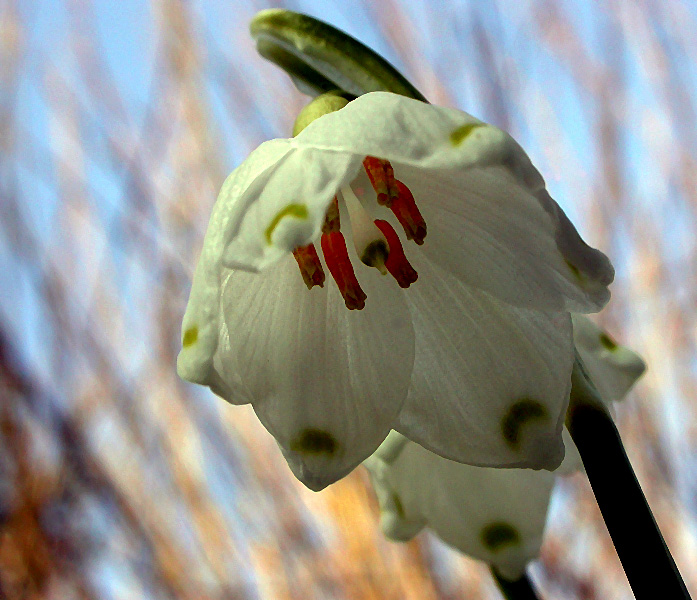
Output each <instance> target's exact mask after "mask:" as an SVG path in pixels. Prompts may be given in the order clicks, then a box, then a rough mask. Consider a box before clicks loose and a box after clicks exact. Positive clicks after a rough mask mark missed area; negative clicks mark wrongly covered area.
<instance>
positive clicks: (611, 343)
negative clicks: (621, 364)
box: [600, 333, 617, 352]
mask: <svg viewBox="0 0 697 600" xmlns="http://www.w3.org/2000/svg"><path fill="white" fill-rule="evenodd" d="M600 343H601V344H602V346H603V348H605V349H606V350H609V351H610V352H612V351H614V350H617V344H616V343H615V340H613V339H612V338H611V337H610V336H609V335H608V334H607V333H601V334H600Z"/></svg>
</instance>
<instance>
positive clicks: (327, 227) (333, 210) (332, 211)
mask: <svg viewBox="0 0 697 600" xmlns="http://www.w3.org/2000/svg"><path fill="white" fill-rule="evenodd" d="M340 225H341V220H340V219H339V199H338V198H337V197H336V196H334V200H332V203H331V204H330V205H329V208H328V209H327V214H326V215H325V216H324V225H322V233H331V232H333V231H339V226H340Z"/></svg>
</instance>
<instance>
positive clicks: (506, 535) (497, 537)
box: [481, 522, 520, 552]
mask: <svg viewBox="0 0 697 600" xmlns="http://www.w3.org/2000/svg"><path fill="white" fill-rule="evenodd" d="M481 539H482V544H484V546H486V547H487V548H488V549H489V550H490V551H491V552H498V551H499V550H502V549H503V548H505V547H506V546H517V545H518V544H519V543H520V535H518V531H517V530H516V528H515V527H513V526H511V525H509V524H508V523H503V522H500V523H490V524H489V525H487V526H486V527H484V528H483V529H482V532H481Z"/></svg>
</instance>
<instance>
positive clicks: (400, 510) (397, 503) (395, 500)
mask: <svg viewBox="0 0 697 600" xmlns="http://www.w3.org/2000/svg"><path fill="white" fill-rule="evenodd" d="M392 504H394V510H395V512H396V513H397V516H399V518H400V519H404V517H405V513H404V505H403V504H402V501H401V500H400V499H399V496H398V495H397V494H392Z"/></svg>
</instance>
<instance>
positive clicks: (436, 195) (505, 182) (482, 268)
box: [394, 165, 614, 312]
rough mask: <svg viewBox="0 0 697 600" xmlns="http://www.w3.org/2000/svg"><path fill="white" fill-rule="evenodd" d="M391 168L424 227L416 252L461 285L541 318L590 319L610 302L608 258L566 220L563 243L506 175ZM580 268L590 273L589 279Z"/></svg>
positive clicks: (495, 170)
mask: <svg viewBox="0 0 697 600" xmlns="http://www.w3.org/2000/svg"><path fill="white" fill-rule="evenodd" d="M394 168H395V176H396V177H398V178H399V179H401V180H403V181H404V183H405V184H406V185H407V186H408V187H409V188H410V190H411V192H412V193H413V194H414V198H415V199H416V202H417V204H418V206H419V209H420V210H421V213H422V214H423V216H424V218H425V220H426V224H427V226H428V235H427V237H426V241H425V243H424V245H423V252H424V253H425V254H426V255H427V256H428V257H429V259H430V260H431V261H432V262H435V263H437V264H438V265H439V266H441V267H443V268H444V269H447V270H448V271H450V272H451V273H452V274H453V275H455V276H456V277H457V278H459V279H461V280H462V281H463V282H465V283H467V284H468V285H471V286H473V287H476V288H478V289H481V290H483V291H485V292H488V293H490V294H492V295H493V296H495V297H497V298H500V299H501V300H504V301H506V302H508V303H509V304H513V305H516V306H522V307H526V308H538V309H543V310H556V311H572V310H573V311H577V312H591V311H597V310H599V309H600V308H601V307H602V306H603V305H604V304H605V303H606V302H607V300H608V299H609V297H610V292H609V291H608V289H607V285H608V284H609V283H610V281H612V277H613V273H614V272H613V270H612V267H611V265H610V263H609V261H608V260H607V257H605V255H603V254H602V253H600V252H598V251H597V250H594V249H592V248H589V247H588V246H586V245H585V243H584V242H583V241H582V240H581V239H580V237H579V236H578V233H577V232H576V230H575V229H573V225H571V223H570V222H569V221H568V219H566V217H565V215H564V219H565V220H564V221H563V223H565V224H567V225H566V226H567V227H568V228H570V229H569V230H568V231H567V230H566V229H565V230H564V231H565V232H566V233H564V234H563V235H562V234H561V233H560V229H559V226H558V224H556V223H555V221H554V219H552V218H551V216H550V214H549V213H548V212H547V211H546V210H545V209H544V207H543V206H542V205H541V204H540V202H539V201H538V200H537V198H536V197H535V195H533V194H532V193H531V192H530V191H529V190H528V189H527V188H525V187H523V186H521V185H520V183H519V182H518V181H517V180H516V179H515V178H514V176H513V175H512V174H511V172H510V170H509V169H508V168H507V167H505V166H500V165H499V166H489V167H484V168H480V167H473V168H470V169H466V170H462V169H460V170H457V169H451V170H448V171H445V170H444V171H441V172H438V173H431V174H430V176H429V177H424V174H423V173H422V172H420V171H419V170H418V169H415V168H413V167H403V166H399V165H395V166H394ZM554 206H555V207H556V210H558V212H559V214H560V215H563V212H562V211H561V208H559V207H558V206H557V205H556V203H555V204H554ZM572 234H573V235H575V236H576V238H577V241H576V242H575V244H576V245H572V249H573V252H574V253H573V254H569V252H568V251H567V254H569V256H572V258H573V262H572V261H571V260H570V259H569V258H567V254H565V250H566V246H564V248H562V247H561V246H560V242H561V241H564V242H566V240H567V239H569V240H570V239H572V238H571V235H572ZM580 245H582V246H583V247H584V248H585V249H586V250H583V249H581V247H580ZM598 256H600V257H601V258H600V259H598ZM582 259H583V260H582ZM596 259H598V260H600V261H601V262H603V264H604V265H605V266H604V267H602V266H597V265H596V263H597V262H598V260H596ZM584 261H585V262H584ZM586 263H588V264H590V265H593V267H594V269H596V270H594V271H592V274H587V273H591V271H588V269H587V268H586V267H585V266H584V265H585V264H586Z"/></svg>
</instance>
